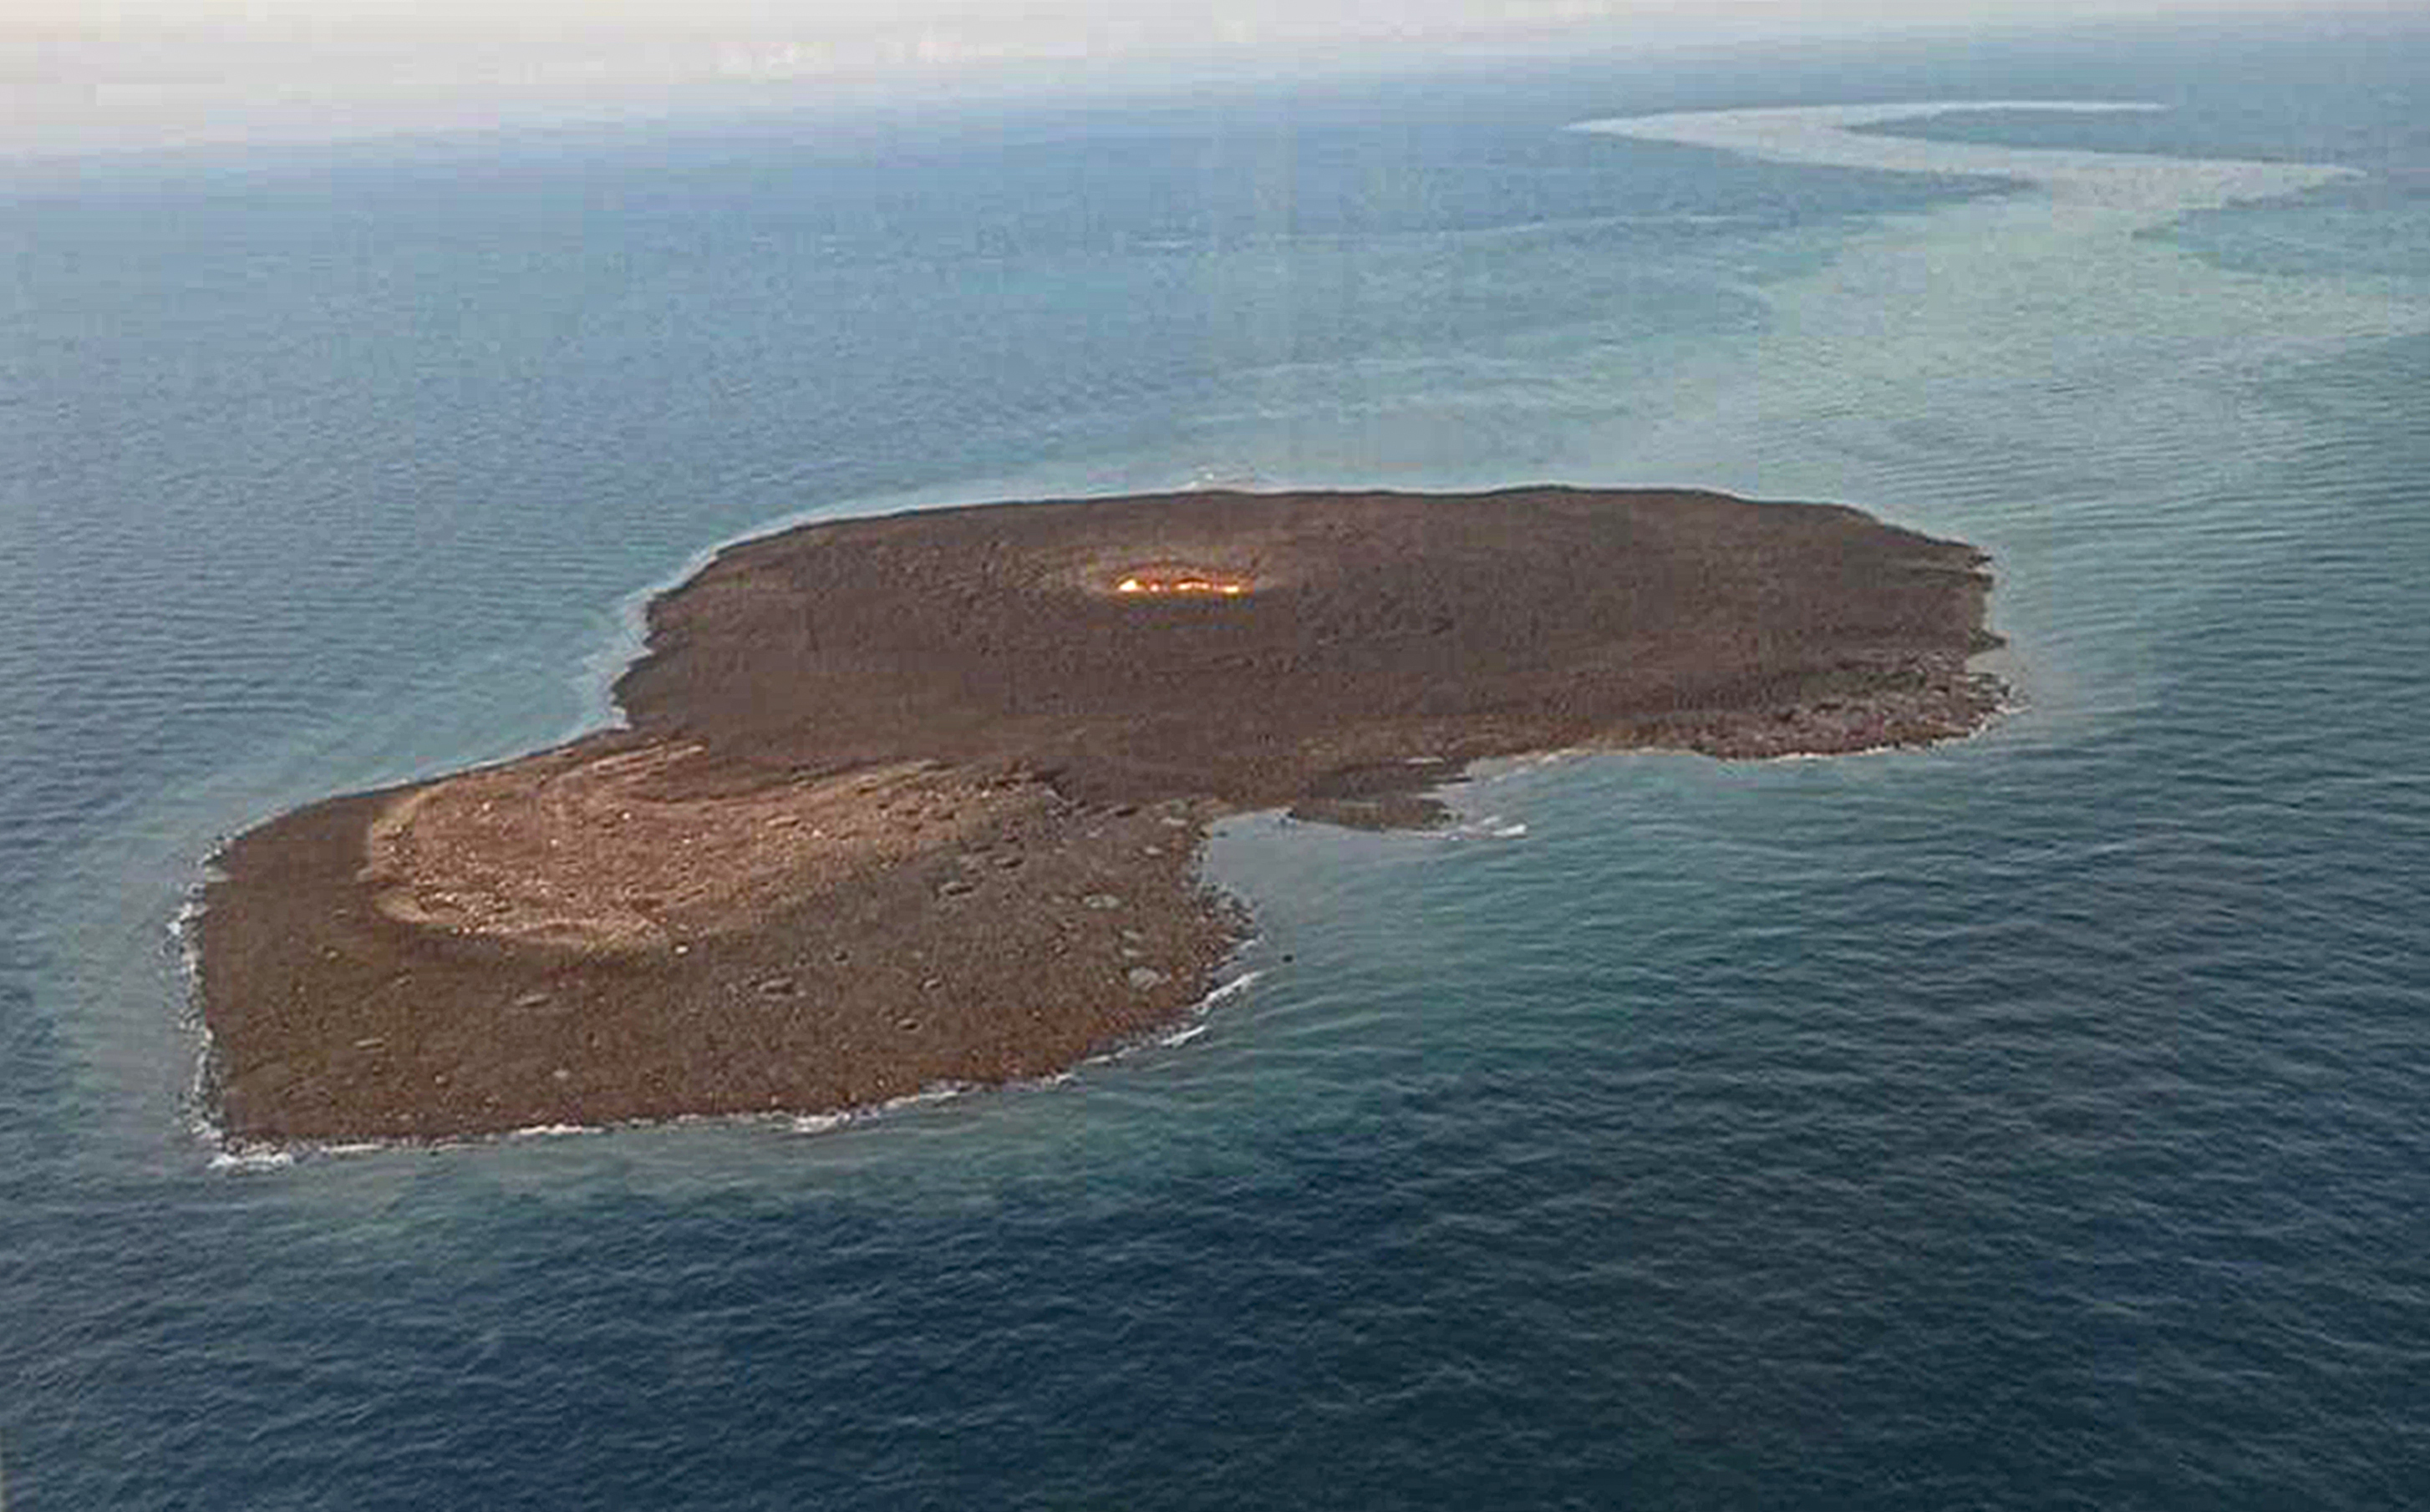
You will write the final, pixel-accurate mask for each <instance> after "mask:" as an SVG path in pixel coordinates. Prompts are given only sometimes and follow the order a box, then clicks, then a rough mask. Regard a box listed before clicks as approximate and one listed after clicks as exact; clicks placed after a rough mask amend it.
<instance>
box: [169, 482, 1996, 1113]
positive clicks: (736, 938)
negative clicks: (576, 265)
mask: <svg viewBox="0 0 2430 1512" xmlns="http://www.w3.org/2000/svg"><path fill="white" fill-rule="evenodd" d="M1984 563H1985V558H1984V557H1983V556H1982V554H1981V553H1979V552H1977V551H1975V550H1973V549H1972V548H1971V547H1968V546H1966V545H1963V544H1959V543H1956V542H1952V541H1946V540H1934V539H1932V538H1930V537H1926V536H1922V535H1918V534H1916V533H1914V532H1912V531H1907V530H1903V529H1898V528H1895V527H1893V526H1889V525H1886V524H1884V523H1880V522H1878V521H1876V520H1873V519H1872V518H1871V517H1869V516H1867V515H1865V514H1862V513H1860V512H1858V511H1857V510H1855V509H1851V508H1845V507H1837V506H1821V505H1798V504H1771V503H1751V502H1747V501H1744V500H1739V499H1733V498H1729V497H1725V496H1723V495H1719V494H1712V493H1691V492H1646V491H1611V490H1577V489H1565V488H1529V489H1518V490H1506V491H1501V492H1494V493H1485V494H1469V495H1450V494H1401V493H1381V492H1377V493H1275V494H1262V493H1237V492H1191V493H1183V494H1172V495H1159V496H1147V497H1130V498H1118V499H1090V500H1073V501H1054V502H1044V503H1028V504H1007V505H991V506H986V507H971V508H956V509H938V510H929V511H922V512H917V513H911V514H902V515H892V516H887V517H882V518H875V519H855V520H843V521H836V522H832V523H816V524H810V525H805V526H802V527H800V528H797V529H792V530H788V531H785V532H783V533H781V534H777V535H773V536H768V537H765V538H762V539H759V540H751V541H747V542H744V543H742V544H741V545H737V546H734V547H732V548H730V549H728V550H726V551H725V552H724V553H722V554H721V555H719V556H718V557H716V558H715V559H714V560H712V561H711V562H710V563H709V564H708V565H707V567H706V568H705V569H703V570H702V571H701V572H700V573H698V574H697V575H695V576H694V577H692V578H691V580H690V581H688V582H686V583H684V584H683V585H682V586H680V587H678V588H676V589H674V590H672V591H670V592H668V593H667V594H665V595H663V596H662V597H660V598H659V599H657V601H656V602H655V603H654V604H653V605H652V606H651V607H650V610H649V621H648V643H647V648H646V651H645V653H644V655H643V656H641V659H640V660H638V661H637V662H636V663H635V664H634V665H633V666H632V668H631V669H630V670H629V671H627V672H626V673H625V674H624V677H623V678H622V679H621V680H620V681H619V683H618V684H617V688H616V696H617V700H618V702H619V704H620V705H621V706H622V707H623V709H624V713H625V716H626V723H625V725H624V727H621V728H615V729H607V730H602V731H600V732H598V733H596V734H592V735H589V736H586V737H583V738H582V739H576V740H574V741H573V742H572V743H570V744H567V745H564V746H560V747H558V748H556V749H554V750H549V751H544V752H541V753H540V754H538V755H534V756H526V757H523V758H520V759H517V760H513V761H509V762H507V763H504V764H502V765H498V766H492V767H485V768H481V769H478V770H474V771H470V772H465V773H458V774H456V775H452V776H447V777H442V778H440V779H438V780H436V781H432V782H426V783H420V784H416V785H413V786H410V787H406V788H401V789H391V790H388V791H382V792H371V793H361V794H355V795H351V796H346V797H341V798H335V799H331V800H329V801H326V802H324V803H320V804H316V805H313V806H308V807H306V808H302V809H299V810H296V811H294V812H292V813H289V814H286V815H283V816H281V817H279V818H277V819H275V820H273V821H271V822H268V823H265V824H263V825H261V826H260V827H258V828H257V829H254V830H252V831H250V832H248V833H246V834H244V835H242V836H241V837H239V838H238V839H235V840H234V841H233V842H231V843H230V844H229V845H228V846H227V847H226V849H225V851H224V852H223V853H222V855H221V856H219V857H218V858H217V868H216V872H215V874H214V875H213V876H212V878H211V879H210V880H209V882H208V884H207V886H206V889H205V895H204V908H203V911H202V914H201V917H200V921H199V923H198V925H197V928H198V931H199V944H200V968H199V976H198V988H197V990H198V994H199V998H200V1005H201V1010H202V1014H203V1017H204V1021H205V1023H206V1025H207V1027H208V1031H209V1036H210V1048H209V1051H208V1065H207V1068H206V1084H207V1088H208V1095H209V1096H210V1097H211V1098H212V1099H213V1100H214V1101H215V1102H216V1104H217V1116H218V1120H219V1123H220V1127H221V1129H222V1131H223V1133H224V1135H225V1138H228V1139H229V1140H231V1141H234V1142H239V1143H258V1142H287V1141H299V1140H300V1141H331V1140H356V1139H368V1138H405V1139H432V1138H453V1137H459V1136H471V1135H481V1134H491V1133H498V1132H503V1131H508V1130H512V1129H517V1128H523V1127H528V1126H533V1125H545V1124H603V1123H614V1122H629V1121H638V1120H654V1119H666V1118H673V1117H680V1116H685V1115H734V1114H751V1113H763V1114H764V1113H774V1112H783V1113H791V1114H810V1113H819V1112H826V1111H834V1110H842V1109H850V1108H855V1107H860V1106H866V1105H874V1104H877V1103H881V1102H884V1101H886V1100H888V1099H890V1098H894V1097H898V1096H902V1095H905V1094H908V1093H911V1092H915V1091H918V1090H920V1089H922V1088H928V1087H932V1086H936V1085H939V1084H988V1083H998V1082H1003V1081H1007V1080H1013V1079H1019V1078H1026V1077H1034V1076H1039V1075H1043V1074H1047V1073H1050V1072H1055V1071H1057V1070H1060V1069H1062V1068H1065V1067H1069V1066H1071V1065H1073V1064H1074V1063H1075V1062H1077V1061H1079V1060H1081V1059H1084V1058H1086V1057H1087V1056H1089V1055H1092V1054H1095V1053H1098V1052H1100V1051H1103V1050H1105V1049H1107V1048H1110V1047H1113V1046H1118V1045H1120V1044H1122V1043H1123V1042H1125V1041H1126V1040H1129V1039H1132V1038H1137V1037H1138V1036H1140V1035H1141V1034H1142V1033H1145V1032H1147V1031H1149V1030H1152V1029H1153V1028H1155V1027H1157V1025H1159V1024H1162V1023H1166V1022H1171V1021H1173V1020H1174V1019H1176V1018H1178V1017H1180V1016H1182V1015H1184V1014H1186V1013H1188V1012H1189V1011H1190V1009H1191V1007H1192V1006H1193V1005H1196V1004H1197V1003H1199V1002H1200V1001H1201V1000H1202V999H1203V998H1204V996H1205V995H1206V993H1207V991H1208V989H1209V988H1210V986H1211V984H1212V980H1213V977H1214V973H1215V972H1216V971H1217V969H1218V968H1219V966H1220V965H1221V964H1222V962H1223V959H1224V957H1225V955H1226V954H1227V953H1228V952H1229V951H1230V950H1231V948H1232V947H1233V946H1234V945H1235V944H1236V943H1237V942H1238V940H1239V939H1240V933H1241V927H1242V926H1241V921H1240V917H1239V915H1238V913H1237V911H1236V910H1235V909H1234V908H1233V907H1231V906H1229V905H1228V904H1227V902H1226V900H1224V899H1223V898H1222V897H1221V896H1219V895H1217V894H1216V893H1214V892H1213V891H1212V890H1211V889H1208V887H1207V885H1206V883H1205V882H1204V881H1203V880H1202V878H1201V876H1200V874H1199V856H1200V852H1201V849H1202V847H1203V844H1204V841H1205V839H1206V836H1207V827H1208V825H1209V824H1210V823H1212V822H1214V821H1216V820H1217V819H1219V818H1221V817H1223V816H1224V815H1226V814H1232V813H1239V812H1242V811H1249V810H1260V809H1276V808H1280V809H1289V810H1290V811H1291V812H1293V813H1295V814H1297V815H1299V816H1301V817H1303V818H1307V819H1310V820H1319V821H1324V822H1335V823H1344V824H1354V825H1361V826H1372V827H1396V826H1408V825H1423V824H1426V823H1430V822H1436V821H1437V820H1439V819H1440V817H1441V814H1442V809H1441V806H1440V804H1439V803H1438V802H1437V801H1436V800H1435V799H1434V798H1432V797H1431V796H1429V793H1430V790H1431V789H1435V788H1436V787H1438V786H1440V784H1442V783H1444V782H1446V781H1449V780H1451V779H1454V778H1456V776H1457V775H1458V774H1459V773H1461V772H1462V771H1463V770H1464V769H1465V768H1466V767H1467V766H1468V765H1469V764H1470V763H1472V762H1474V761H1477V760H1479V759H1482V758H1485V757H1490V756H1509V755H1517V754H1521V753H1525V752H1534V751H1545V750H1555V749H1567V748H1573V747H1598V748H1613V749H1618V748H1626V747H1669V748H1684V749H1689V750H1695V751H1701V752H1706V753H1709V754H1711V755H1714V756H1781V755H1789V754H1796V753H1815V754H1822V753H1832V752H1845V751H1854V750H1859V749H1867V748H1872V747H1878V746H1884V745H1906V744H1921V743H1924V742H1929V741H1933V740H1939V739H1946V738H1949V737H1953V736H1957V735H1961V734H1964V733H1966V732H1968V731H1970V730H1972V729H1973V728H1975V727H1976V726H1978V725H1979V724H1980V723H1982V722H1983V721H1984V720H1985V719H1987V718H1988V717H1989V715H1990V713H1991V712H1992V710H1993V708H1994V707H1995V705H1996V702H1997V698H1998V692H1999V690H1998V687H1997V685H1996V683H1994V682H1993V681H1992V680H1991V679H1990V678H1989V677H1987V676H1985V675H1983V674H1981V673H1973V672H1970V671H1969V670H1968V660H1969V658H1970V657H1971V656H1973V655H1974V654H1976V653H1978V652H1980V651H1984V650H1987V649H1989V647H1990V646H1992V645H1995V644H1996V643H1997V641H1996V638H1994V637H1992V636H1990V635H1989V632H1988V631H1987V630H1986V628H1985V625H1984V617H1985V604H1986V595H1987V593H1988V591H1989V577H1988V576H1987V575H1986V573H1985V572H1984V570H1983V569H1984Z"/></svg>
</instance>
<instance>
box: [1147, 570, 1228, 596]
mask: <svg viewBox="0 0 2430 1512" xmlns="http://www.w3.org/2000/svg"><path fill="white" fill-rule="evenodd" d="M1248 590H1249V585H1248V583H1247V582H1246V581H1244V580H1243V579H1240V578H1238V577H1213V576H1202V575H1200V574H1198V573H1148V572H1141V573H1132V574H1131V575H1130V576H1128V577H1125V578H1123V580H1122V581H1121V582H1119V583H1116V584H1115V585H1114V591H1115V592H1117V593H1149V594H1165V593H1190V594H1196V595H1200V596H1202V597H1216V598H1227V599H1228V598H1239V597H1240V595H1241V594H1243V593H1246V592H1247V591H1248Z"/></svg>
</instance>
